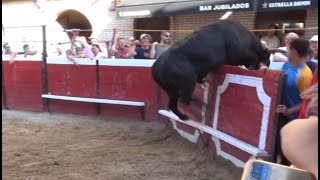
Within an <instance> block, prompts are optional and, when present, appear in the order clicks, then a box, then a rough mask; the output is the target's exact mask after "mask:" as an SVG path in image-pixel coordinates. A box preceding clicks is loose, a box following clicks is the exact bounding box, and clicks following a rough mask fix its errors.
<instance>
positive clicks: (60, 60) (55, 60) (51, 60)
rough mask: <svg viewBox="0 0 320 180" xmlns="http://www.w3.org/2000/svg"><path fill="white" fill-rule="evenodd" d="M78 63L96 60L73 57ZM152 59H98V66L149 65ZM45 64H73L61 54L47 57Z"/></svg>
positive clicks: (88, 62)
mask: <svg viewBox="0 0 320 180" xmlns="http://www.w3.org/2000/svg"><path fill="white" fill-rule="evenodd" d="M75 59H76V61H77V62H78V64H79V65H96V60H92V59H89V58H75ZM154 62H155V60H154V59H147V60H146V59H99V65H100V66H124V67H151V66H152V65H153V63H154ZM47 64H73V62H72V61H71V60H69V59H68V58H66V57H63V56H56V57H48V58H47Z"/></svg>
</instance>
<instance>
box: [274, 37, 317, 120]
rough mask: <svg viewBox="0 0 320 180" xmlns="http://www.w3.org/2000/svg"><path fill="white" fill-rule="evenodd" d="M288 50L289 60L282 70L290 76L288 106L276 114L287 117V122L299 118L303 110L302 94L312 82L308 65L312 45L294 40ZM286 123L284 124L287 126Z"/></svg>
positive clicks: (280, 107) (278, 110) (306, 41)
mask: <svg viewBox="0 0 320 180" xmlns="http://www.w3.org/2000/svg"><path fill="white" fill-rule="evenodd" d="M289 46H290V47H289V49H288V59H289V61H288V62H286V63H285V64H284V65H283V67H282V70H283V71H284V72H285V73H286V74H287V75H288V78H287V82H286V87H285V92H284V94H285V98H286V104H285V105H283V104H280V105H278V106H277V109H276V112H277V113H282V114H283V115H284V116H286V118H287V119H286V122H289V121H291V120H293V119H297V118H298V112H299V110H300V108H301V104H302V103H301V101H302V100H301V98H300V96H299V95H300V93H302V92H303V91H304V90H306V89H307V88H308V86H309V84H310V82H311V78H312V72H311V70H310V68H309V67H308V66H307V65H306V60H307V58H308V56H309V55H308V51H309V48H310V44H309V41H308V40H305V39H301V38H299V39H295V40H293V41H292V42H291V43H290V45H289ZM286 122H284V123H285V124H286Z"/></svg>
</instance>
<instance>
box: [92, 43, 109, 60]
mask: <svg viewBox="0 0 320 180" xmlns="http://www.w3.org/2000/svg"><path fill="white" fill-rule="evenodd" d="M91 51H92V52H93V55H94V59H95V60H96V59H107V58H108V55H106V54H104V52H102V51H101V49H100V46H99V45H98V44H92V45H91Z"/></svg>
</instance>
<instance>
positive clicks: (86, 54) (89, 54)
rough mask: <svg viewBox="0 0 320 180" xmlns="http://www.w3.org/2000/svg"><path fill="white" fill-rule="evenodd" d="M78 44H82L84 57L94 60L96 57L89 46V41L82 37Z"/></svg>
mask: <svg viewBox="0 0 320 180" xmlns="http://www.w3.org/2000/svg"><path fill="white" fill-rule="evenodd" d="M78 42H79V43H80V46H81V48H82V52H83V54H84V57H85V58H90V59H93V58H94V55H93V53H92V51H91V48H90V46H89V44H88V43H87V40H86V38H85V37H84V36H81V37H80V38H79V39H78Z"/></svg>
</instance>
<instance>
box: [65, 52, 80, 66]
mask: <svg viewBox="0 0 320 180" xmlns="http://www.w3.org/2000/svg"><path fill="white" fill-rule="evenodd" d="M66 57H67V58H68V59H69V60H71V61H72V62H73V64H75V65H76V66H79V64H78V62H77V61H76V59H75V57H74V56H73V53H72V51H71V50H70V49H69V50H67V51H66Z"/></svg>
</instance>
